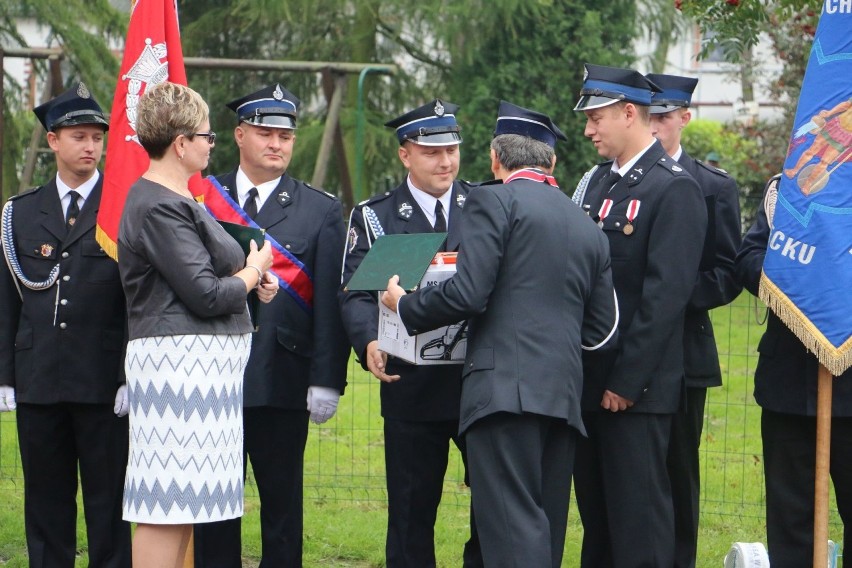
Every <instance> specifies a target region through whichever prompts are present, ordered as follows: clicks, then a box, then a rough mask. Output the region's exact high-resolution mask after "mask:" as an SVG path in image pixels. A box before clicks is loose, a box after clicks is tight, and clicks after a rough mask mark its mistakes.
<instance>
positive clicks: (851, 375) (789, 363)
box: [736, 182, 852, 417]
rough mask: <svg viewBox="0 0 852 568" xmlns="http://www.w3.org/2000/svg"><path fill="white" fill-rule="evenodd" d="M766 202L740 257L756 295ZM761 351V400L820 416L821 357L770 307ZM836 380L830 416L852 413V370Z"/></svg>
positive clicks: (739, 269)
mask: <svg viewBox="0 0 852 568" xmlns="http://www.w3.org/2000/svg"><path fill="white" fill-rule="evenodd" d="M770 184H771V182H770ZM768 187H769V186H767V188H768ZM764 203H765V200H764V201H763V202H761V204H760V207H759V209H758V212H757V219H756V220H755V222H754V224H753V225H752V226H751V228H750V229H749V230H748V232H747V233H746V235H745V237H743V242H742V246H741V247H740V250H739V253H738V254H737V259H736V274H737V278H738V279H739V281H740V283H741V284H742V285H743V286H744V287H745V288H746V289H747V290H748V291H749V292H751V293H752V294H754V295H755V296H757V293H758V287H759V285H760V275H761V272H762V270H763V259H764V257H765V256H766V245H767V243H768V242H769V234H770V232H771V228H770V224H769V221H768V219H767V212H766V208H765V207H764ZM757 350H758V352H759V353H760V358H759V359H758V362H757V369H756V370H755V372H754V398H755V400H756V401H757V403H758V404H759V405H760V406H761V407H762V408H765V409H766V410H770V411H772V412H782V413H786V414H797V415H801V416H816V407H817V373H818V371H819V361H818V360H817V358H816V356H814V355H813V354H812V353H809V352H808V350H807V348H805V346H804V344H803V343H802V342H801V341H799V339H798V338H797V337H796V336H795V335H794V334H793V332H792V331H790V328H788V327H787V326H786V325H784V323H783V322H782V321H781V320H780V319H778V316H776V315H775V314H774V313H773V312H772V311H771V310H769V313H768V316H767V321H766V331H765V332H764V334H763V337H761V338H760V343H759V345H758V346H757ZM833 385H834V386H833V389H832V400H831V403H832V411H831V414H832V416H845V417H849V416H852V370H847V371H846V372H845V373H843V374H842V375H841V376H839V377H836V379H835V380H834V381H833Z"/></svg>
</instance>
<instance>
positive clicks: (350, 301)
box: [339, 99, 482, 568]
mask: <svg viewBox="0 0 852 568" xmlns="http://www.w3.org/2000/svg"><path fill="white" fill-rule="evenodd" d="M458 108H459V107H458V106H457V105H454V104H453V103H450V102H448V101H442V100H440V99H435V100H433V101H431V102H429V103H427V104H424V105H422V106H420V107H418V108H416V109H414V110H412V111H410V112H407V113H405V114H403V115H402V116H399V117H397V118H395V119H393V120H391V121H388V122H387V123H386V124H385V126H388V127H390V128H393V129H394V130H395V132H396V136H397V140H398V141H399V150H398V152H399V159H400V161H401V162H402V164H403V165H404V166H405V168H406V169H407V170H408V176H407V177H406V179H405V181H403V182H402V183H401V184H400V185H399V186H398V187H397V188H396V189H394V190H393V191H390V192H387V193H383V194H380V195H377V196H375V197H372V198H370V199H368V200H366V201H364V202H362V203H359V204H358V206H357V207H355V209H353V210H352V215H351V217H350V220H349V234H348V241H347V245H346V253H345V260H344V265H343V284H344V287H345V285H346V283H348V282H349V279H350V278H351V277H352V274H353V273H354V272H355V270H356V269H357V268H358V267H359V266H360V265H361V261H362V260H363V259H364V256H366V254H367V252H369V250H370V247H371V246H372V243H373V242H374V241H375V240H376V239H377V238H379V237H380V236H381V235H384V234H388V235H393V234H408V233H431V232H446V233H447V240H446V242H445V244H444V250H445V251H455V250H457V249H458V246H459V235H460V230H461V217H462V215H461V214H462V208H463V207H464V205H465V200H466V199H467V196H468V192H469V191H470V189H471V188H470V185H468V184H467V183H466V182H463V181H460V180H457V179H456V177H457V176H458V171H459V154H460V153H459V145H460V144H461V142H462V138H461V135H460V133H459V130H460V129H459V125H458V122H457V121H456V112H457V111H458ZM438 208H440V209H439V210H438ZM436 210H437V211H436ZM339 299H340V307H341V310H342V312H343V322H344V324H345V325H346V331H347V332H348V334H349V339H350V341H351V342H352V347H353V348H354V349H355V354H356V355H357V356H358V359H359V360H360V361H361V365H362V366H363V367H364V368H365V369H366V370H369V371H370V372H371V373H372V374H373V375H374V376H375V377H376V378H378V379H379V380H380V381H382V383H381V401H382V418H383V419H384V441H385V471H386V483H387V492H388V528H387V539H386V542H385V561H386V562H387V566H388V568H403V567H404V568H420V567H423V568H426V567H429V566H435V542H434V541H435V519H436V517H437V513H438V505H439V504H440V502H441V494H442V492H443V489H444V475H445V473H446V471H447V463H448V452H449V445H450V441H452V442H453V443H454V444H455V445H456V446H457V447H458V449H459V451H460V452H461V456H462V459H463V460H464V461H465V463H466V454H465V446H464V441H463V440H462V438H461V437H460V436H459V435H458V425H459V398H460V396H461V365H458V364H452V365H430V366H415V365H409V364H407V363H405V362H403V361H402V360H400V359H396V358H388V357H387V355H386V354H385V353H384V352H382V351H379V349H378V326H379V323H378V322H379V307H378V296H377V295H376V294H375V293H370V292H356V291H346V290H345V288H343V289H342V291H341V293H340V296H339ZM470 524H471V537H470V539H469V540H468V542H467V543H466V544H465V549H464V560H463V563H464V566H465V567H467V568H474V567H477V566H482V558H481V556H480V552H479V541H478V539H477V537H476V524H475V522H474V521H473V519H471V523H470Z"/></svg>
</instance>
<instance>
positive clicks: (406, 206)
mask: <svg viewBox="0 0 852 568" xmlns="http://www.w3.org/2000/svg"><path fill="white" fill-rule="evenodd" d="M413 212H414V208H413V207H411V204H410V203H408V202H407V201H405V202H404V203H403V204H402V205H400V206H399V216H400V217H402V218H403V219H411V214H412V213H413Z"/></svg>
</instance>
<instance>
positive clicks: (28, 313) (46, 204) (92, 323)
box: [0, 176, 125, 404]
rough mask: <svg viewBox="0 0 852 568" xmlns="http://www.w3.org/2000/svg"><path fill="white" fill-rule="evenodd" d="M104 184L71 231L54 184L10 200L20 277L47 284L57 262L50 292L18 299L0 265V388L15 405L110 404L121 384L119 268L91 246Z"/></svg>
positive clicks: (122, 325) (26, 292)
mask: <svg viewBox="0 0 852 568" xmlns="http://www.w3.org/2000/svg"><path fill="white" fill-rule="evenodd" d="M102 180H103V176H101V178H100V179H99V180H98V183H97V185H95V187H94V189H93V190H92V193H91V194H90V195H89V197H88V199H86V201H85V203H84V204H83V208H82V210H81V211H80V216H79V217H78V218H77V222H76V224H75V225H74V227H73V228H72V229H71V231H70V232H66V229H65V222H64V214H63V211H62V205H61V202H60V200H59V194H58V192H57V189H56V180H55V179H54V180H52V181H51V182H50V183H48V184H47V185H44V186H42V187H39V188H37V189H34V190H32V191H29V192H26V193H24V194H21V195H18V196H16V197H12V198H11V201H12V207H13V212H12V224H13V231H12V233H13V234H12V242H13V243H14V246H15V249H16V250H17V253H18V260H19V262H20V264H21V269H22V271H23V274H24V277H26V278H27V279H28V280H31V281H42V280H46V279H47V277H48V274H49V273H50V271H51V270H52V269H53V267H54V266H56V264H57V263H58V264H59V278H58V280H57V283H56V284H54V285H53V286H51V287H50V288H48V289H46V290H39V291H36V290H31V289H29V288H27V287H25V286H24V285H23V284H21V291H22V293H23V296H24V299H23V302H22V301H21V298H20V296H19V295H18V291H17V289H16V288H15V284H14V281H13V278H14V276H12V274H11V273H10V272H9V270H8V269H7V268H6V266H5V263H4V266H3V267H2V268H0V313H2V316H0V384H4V385H11V386H14V387H15V389H16V397H17V400H18V402H23V403H32V404H53V403H58V402H77V403H109V404H113V402H114V400H115V392H116V389H118V387H119V385H120V384H121V383H123V382H124V344H125V305H124V294H123V292H122V289H121V281H120V279H119V275H118V264H116V262H115V261H114V260H112V259H111V258H110V257H109V256H107V254H106V253H105V252H104V250H103V249H102V248H101V246H100V245H99V244H98V243H97V242H96V241H95V225H96V220H97V215H98V207H99V205H100V200H101V186H102ZM4 238H5V236H4ZM92 306H98V309H92ZM54 320H55V321H54Z"/></svg>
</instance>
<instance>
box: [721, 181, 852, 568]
mask: <svg viewBox="0 0 852 568" xmlns="http://www.w3.org/2000/svg"><path fill="white" fill-rule="evenodd" d="M779 178H780V175H778V176H775V177H773V178H772V179H771V180H770V181H769V183H768V184H767V186H766V190H765V191H764V199H763V201H762V202H761V204H760V207H759V209H758V211H757V218H756V219H755V221H754V224H753V225H752V226H751V228H750V229H749V230H748V232H747V233H746V234H745V237H743V242H742V246H741V247H740V250H739V253H738V254H737V259H736V273H737V276H738V278H739V279H740V282H741V283H742V285H743V286H745V288H746V290H748V291H749V292H751V293H752V294H754V295H755V296H757V295H758V288H759V286H760V276H761V273H762V271H763V259H764V258H765V256H766V246H767V244H768V242H769V235H770V233H771V232H772V219H773V215H774V212H775V201H776V197H777V189H778V188H777V184H778V180H779ZM757 351H758V353H760V357H759V358H758V360H757V368H756V369H755V371H754V400H755V401H756V402H757V404H758V405H760V408H761V416H760V437H761V441H762V442H763V473H764V482H765V484H766V540H767V544H768V549H769V551H768V552H769V561H770V563H771V565H772V568H796V567H798V566H812V565H813V556H814V483H815V478H816V473H815V469H816V466H815V464H816V453H817V449H816V409H817V390H818V389H817V374H818V372H819V360H817V358H816V355H814V354H813V353H812V352H810V351H809V350H808V348H807V347H805V345H804V344H803V343H802V342H801V341H799V339H798V338H797V337H796V336H795V335H794V334H793V332H792V331H790V328H788V327H787V326H786V325H784V323H783V322H782V321H781V320H780V319H779V318H778V316H776V315H775V313H774V312H772V311H771V310H769V311H768V315H767V318H766V331H765V332H764V333H763V336H762V337H761V338H760V343H759V344H758V346H757ZM829 471H830V474H831V481H832V484H833V485H834V494H835V498H836V500H837V510H838V512H839V513H840V519H841V521H842V522H843V544H844V545H845V546H847V547H848V546H849V545H850V543H852V370H847V371H846V372H845V373H843V374H842V375H839V376H838V377H836V380H834V381H832V399H831V465H830V468H829Z"/></svg>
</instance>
